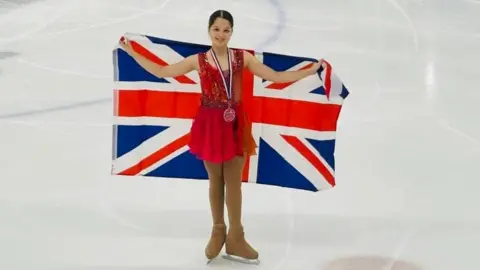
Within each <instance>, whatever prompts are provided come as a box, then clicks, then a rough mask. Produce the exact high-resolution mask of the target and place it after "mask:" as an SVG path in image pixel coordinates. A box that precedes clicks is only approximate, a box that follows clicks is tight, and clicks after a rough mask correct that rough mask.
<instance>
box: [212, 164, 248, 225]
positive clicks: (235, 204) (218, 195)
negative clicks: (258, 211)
mask: <svg viewBox="0 0 480 270" xmlns="http://www.w3.org/2000/svg"><path fill="white" fill-rule="evenodd" d="M244 161H245V159H244V158H243V157H235V158H234V159H232V160H230V161H227V162H225V163H223V164H218V163H211V162H208V161H205V162H204V164H205V168H206V170H207V173H208V177H209V181H210V189H209V198H210V207H211V210H212V219H213V224H214V225H215V224H225V218H224V203H226V205H227V210H228V220H229V225H230V227H231V228H240V227H241V226H242V222H241V219H242V216H241V214H242V189H241V187H242V180H241V177H242V172H243V166H244Z"/></svg>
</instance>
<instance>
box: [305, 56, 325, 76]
mask: <svg viewBox="0 0 480 270" xmlns="http://www.w3.org/2000/svg"><path fill="white" fill-rule="evenodd" d="M322 64H323V59H320V60H318V62H317V63H314V64H313V65H312V66H311V67H310V68H309V69H308V70H309V71H310V75H314V74H315V73H317V71H318V70H319V69H320V68H321V67H322Z"/></svg>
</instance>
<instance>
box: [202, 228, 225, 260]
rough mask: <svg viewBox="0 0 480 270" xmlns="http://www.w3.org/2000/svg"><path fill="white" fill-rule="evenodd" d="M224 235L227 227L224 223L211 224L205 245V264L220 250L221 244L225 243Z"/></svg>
mask: <svg viewBox="0 0 480 270" xmlns="http://www.w3.org/2000/svg"><path fill="white" fill-rule="evenodd" d="M226 235H227V228H226V226H225V225H223V224H216V225H214V226H213V228H212V234H211V236H210V240H209V241H208V244H207V246H206V247H205V256H206V257H207V259H208V262H207V264H208V263H210V262H211V261H212V260H213V259H214V258H215V257H217V256H218V254H220V252H221V251H222V248H223V245H224V244H225V238H226Z"/></svg>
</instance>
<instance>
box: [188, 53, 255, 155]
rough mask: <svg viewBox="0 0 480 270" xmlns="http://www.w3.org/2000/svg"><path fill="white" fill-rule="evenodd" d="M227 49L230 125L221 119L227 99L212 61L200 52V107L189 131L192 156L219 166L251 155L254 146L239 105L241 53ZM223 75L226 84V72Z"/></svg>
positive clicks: (247, 124) (249, 127)
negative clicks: (230, 64)
mask: <svg viewBox="0 0 480 270" xmlns="http://www.w3.org/2000/svg"><path fill="white" fill-rule="evenodd" d="M230 50H231V52H232V53H233V57H231V61H232V70H233V73H232V80H233V82H232V108H233V109H234V110H235V120H234V121H232V122H227V121H225V119H224V116H223V114H224V111H225V109H227V108H228V98H227V93H226V91H225V86H224V84H223V79H222V77H221V74H220V72H218V69H217V67H216V66H215V62H213V63H210V62H208V59H207V54H206V53H200V54H199V57H198V61H199V65H200V71H199V75H200V83H201V87H202V95H201V101H200V103H201V104H200V107H199V109H198V112H197V115H196V117H195V119H194V121H193V124H192V127H191V130H190V135H191V136H190V142H189V144H188V146H189V148H190V152H191V153H192V154H194V155H195V156H196V157H197V158H198V159H201V160H204V161H210V162H215V163H221V162H225V161H228V160H231V159H232V158H234V157H235V156H250V155H254V154H255V148H256V147H257V146H256V144H255V141H254V139H253V136H252V134H251V125H250V123H249V121H248V117H247V114H246V112H245V111H244V106H243V103H242V78H243V64H244V62H243V51H242V50H236V49H235V50H234V49H230ZM222 73H223V76H224V77H225V79H226V81H227V85H228V84H229V81H228V75H229V71H228V69H227V70H224V71H223V72H222Z"/></svg>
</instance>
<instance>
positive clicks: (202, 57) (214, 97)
mask: <svg viewBox="0 0 480 270" xmlns="http://www.w3.org/2000/svg"><path fill="white" fill-rule="evenodd" d="M231 51H232V54H233V57H231V60H230V61H232V70H233V74H232V80H233V83H232V101H231V102H232V105H233V104H236V103H238V102H239V101H241V98H242V72H243V51H242V50H236V49H231ZM199 65H200V72H199V75H200V84H201V88H202V97H201V104H202V105H203V106H207V107H226V106H227V105H228V96H227V92H226V89H225V86H224V84H223V79H222V77H221V76H222V75H221V74H220V72H218V68H217V66H216V65H215V62H213V63H210V62H209V61H208V58H207V54H206V53H200V54H199ZM222 73H223V76H224V78H225V80H226V82H227V85H229V81H228V75H229V71H228V69H227V70H223V71H222Z"/></svg>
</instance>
